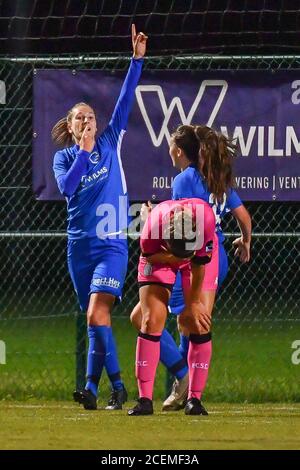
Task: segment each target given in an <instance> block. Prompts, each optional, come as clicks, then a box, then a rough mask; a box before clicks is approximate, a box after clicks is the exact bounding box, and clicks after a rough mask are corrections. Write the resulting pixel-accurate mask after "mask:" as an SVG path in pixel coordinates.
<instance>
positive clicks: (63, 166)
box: [53, 59, 143, 243]
mask: <svg viewBox="0 0 300 470" xmlns="http://www.w3.org/2000/svg"><path fill="white" fill-rule="evenodd" d="M142 64H143V60H142V59H132V60H131V64H130V67H129V70H128V73H127V76H126V79H125V82H124V84H123V87H122V90H121V93H120V96H119V99H118V102H117V104H116V107H115V110H114V112H113V115H112V118H111V121H110V122H109V125H108V126H107V128H106V129H105V130H104V132H103V133H102V134H101V135H100V137H98V138H97V140H96V143H95V147H94V149H93V151H92V152H91V153H90V154H88V153H87V156H86V158H87V165H86V168H85V169H84V174H82V176H81V181H80V183H79V185H78V187H77V188H76V190H75V192H74V193H73V194H72V195H66V194H64V195H65V196H66V200H67V209H68V237H69V239H70V240H75V239H82V238H95V237H97V238H98V239H99V240H103V243H105V242H107V243H109V242H110V241H111V240H113V239H124V240H125V238H126V234H125V233H124V231H126V228H127V226H128V194H127V186H126V179H125V174H124V170H123V166H122V161H121V154H120V150H121V144H122V139H123V136H124V133H125V130H126V126H127V121H128V116H129V112H130V109H131V107H132V104H133V100H134V96H135V88H136V86H137V83H138V80H139V78H140V75H141V70H142ZM81 152H82V151H81ZM78 154H79V146H78V145H74V146H72V147H69V148H66V149H63V150H60V151H58V152H57V153H56V154H55V156H54V163H53V169H54V174H55V178H56V180H57V183H58V186H59V188H60V189H61V185H60V179H61V177H62V176H63V175H66V174H67V172H68V171H69V169H70V168H71V166H72V164H73V163H74V161H75V159H76V158H77V157H78ZM61 192H62V193H63V191H62V189H61ZM122 231H123V232H122Z"/></svg>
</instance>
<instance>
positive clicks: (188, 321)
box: [180, 301, 211, 334]
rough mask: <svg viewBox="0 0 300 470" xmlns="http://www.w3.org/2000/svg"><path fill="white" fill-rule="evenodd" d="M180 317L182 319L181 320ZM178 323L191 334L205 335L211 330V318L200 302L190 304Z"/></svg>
mask: <svg viewBox="0 0 300 470" xmlns="http://www.w3.org/2000/svg"><path fill="white" fill-rule="evenodd" d="M181 315H182V318H181ZM181 315H180V321H183V324H184V325H185V326H186V327H187V328H188V329H189V330H190V331H192V332H194V331H197V332H198V333H202V334H203V333H207V332H208V331H210V329H211V317H210V315H209V314H208V312H207V309H206V307H205V306H204V304H203V303H202V302H200V301H199V302H192V303H190V304H189V305H187V306H186V308H185V309H184V311H183V312H182V314H181Z"/></svg>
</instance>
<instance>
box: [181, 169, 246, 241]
mask: <svg viewBox="0 0 300 470" xmlns="http://www.w3.org/2000/svg"><path fill="white" fill-rule="evenodd" d="M193 197H198V198H199V199H203V200H204V201H206V202H208V203H209V204H210V206H211V207H212V209H213V211H214V213H215V216H216V233H217V235H218V237H219V241H220V242H223V241H224V235H223V232H222V227H221V222H222V219H223V218H224V216H225V215H226V213H228V212H230V211H231V210H232V209H236V208H237V207H239V206H241V205H242V201H241V199H240V198H239V196H238V194H237V193H236V191H235V190H234V189H232V188H231V189H230V190H229V191H228V194H224V199H223V202H222V203H216V202H215V201H214V198H213V195H212V194H211V193H210V192H209V190H208V187H207V184H206V182H205V180H204V179H203V177H202V176H201V174H200V173H199V171H198V170H197V168H196V167H195V166H194V165H190V166H188V167H187V168H186V169H185V170H184V171H182V172H181V173H179V175H177V176H176V177H175V178H174V181H173V185H172V199H182V198H193Z"/></svg>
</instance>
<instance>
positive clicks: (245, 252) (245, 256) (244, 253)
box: [232, 237, 250, 263]
mask: <svg viewBox="0 0 300 470" xmlns="http://www.w3.org/2000/svg"><path fill="white" fill-rule="evenodd" d="M232 245H233V246H234V248H235V252H234V256H238V258H239V260H240V261H241V262H242V263H248V262H249V261H250V242H245V241H244V240H243V237H239V238H236V239H235V240H234V241H233V242H232Z"/></svg>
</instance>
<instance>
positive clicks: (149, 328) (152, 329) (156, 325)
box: [140, 312, 162, 335]
mask: <svg viewBox="0 0 300 470" xmlns="http://www.w3.org/2000/svg"><path fill="white" fill-rule="evenodd" d="M140 329H141V331H142V332H143V333H146V334H148V335H151V334H153V333H160V332H161V331H162V327H161V322H160V321H159V320H158V319H156V318H155V317H154V316H153V315H151V314H150V312H146V313H144V314H143V319H142V324H141V328H140Z"/></svg>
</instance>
